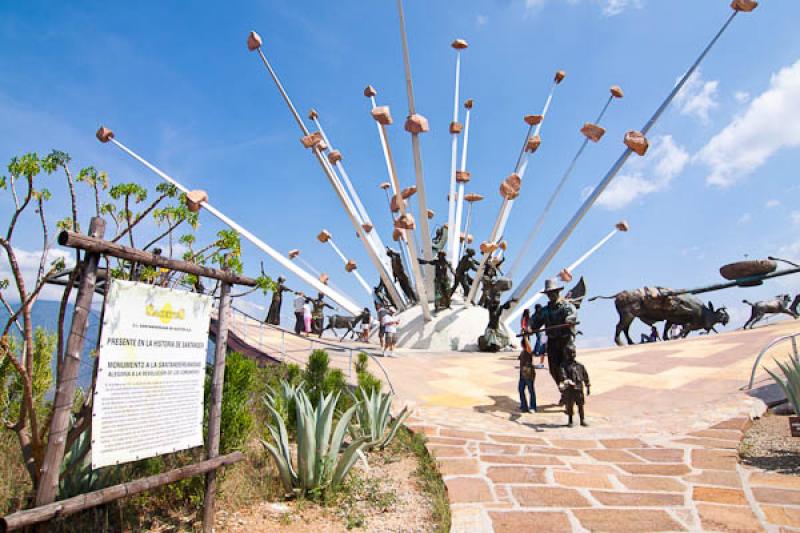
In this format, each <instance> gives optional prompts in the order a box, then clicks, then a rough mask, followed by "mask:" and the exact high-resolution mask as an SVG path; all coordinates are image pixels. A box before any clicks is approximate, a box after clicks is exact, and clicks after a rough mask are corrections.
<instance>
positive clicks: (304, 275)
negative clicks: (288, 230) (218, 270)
mask: <svg viewBox="0 0 800 533" xmlns="http://www.w3.org/2000/svg"><path fill="white" fill-rule="evenodd" d="M109 140H110V141H111V142H112V143H114V144H115V145H116V146H117V147H119V148H120V149H121V150H122V151H123V152H125V153H127V154H128V155H130V156H131V157H133V158H134V159H136V160H137V161H139V162H140V163H142V164H143V165H144V166H146V167H147V168H149V169H150V170H152V171H153V172H154V173H155V174H156V175H158V176H160V177H161V178H162V179H163V180H164V181H166V182H168V183H171V184H172V185H174V186H175V187H177V188H178V189H179V190H181V191H183V192H184V193H188V192H189V189H187V188H186V187H184V186H183V185H181V184H180V183H178V181H176V180H175V179H174V178H172V177H171V176H169V175H168V174H166V173H165V172H164V171H162V170H161V169H159V168H158V167H156V166H155V165H153V164H151V163H150V162H149V161H147V160H146V159H144V158H143V157H141V156H140V155H139V154H137V153H136V152H134V151H133V150H131V149H130V148H128V147H127V146H125V145H124V144H122V143H121V142H119V141H118V140H117V139H115V138H111V139H109ZM201 205H202V206H203V207H204V208H205V209H206V210H207V211H208V212H209V213H211V214H212V215H214V216H215V217H216V218H218V219H219V220H221V221H222V222H223V223H224V224H226V225H227V226H229V227H231V228H232V229H234V230H236V231H237V232H238V233H239V234H240V235H242V236H243V237H244V238H245V239H247V240H248V241H250V242H251V243H253V244H254V245H255V246H256V247H257V248H258V249H260V250H261V251H263V252H264V253H266V254H267V255H268V256H270V257H271V258H272V259H274V260H275V261H277V262H278V263H279V264H280V265H281V266H282V267H284V268H285V269H286V270H288V271H289V272H291V273H293V274H294V275H296V276H297V277H298V278H300V279H301V280H303V281H304V282H306V283H308V284H309V285H311V286H312V287H314V288H315V289H317V290H318V291H319V292H321V293H323V294H325V295H326V296H328V297H329V298H330V299H331V300H333V301H334V302H336V303H337V304H339V305H340V306H342V307H343V308H344V309H346V310H347V311H348V312H349V313H352V314H353V315H358V314H359V313H361V310H362V308H361V307H360V306H359V305H357V304H356V303H355V302H354V301H353V300H351V299H350V298H349V297H347V296H345V295H344V294H343V293H341V292H339V291H337V290H335V289H332V288H331V287H329V286H328V285H325V284H324V283H322V282H321V281H320V280H319V279H317V278H315V277H314V276H312V275H311V274H309V273H308V272H306V271H305V270H303V269H302V268H300V267H298V266H297V265H295V264H294V263H292V262H291V261H290V260H289V259H288V258H287V257H286V256H284V255H283V254H281V253H279V252H278V251H276V250H275V249H274V248H272V247H271V246H270V245H268V244H267V243H265V242H264V241H262V240H261V239H259V238H258V237H256V236H255V235H253V234H252V233H250V232H249V231H248V230H247V229H245V228H244V227H243V226H241V225H240V224H239V223H237V222H236V221H234V220H233V219H232V218H229V217H228V216H226V215H225V214H223V213H222V212H221V211H219V210H218V209H217V208H215V207H214V206H213V205H211V204H210V203H208V202H202V203H201Z"/></svg>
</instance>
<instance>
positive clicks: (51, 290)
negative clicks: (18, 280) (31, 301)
mask: <svg viewBox="0 0 800 533" xmlns="http://www.w3.org/2000/svg"><path fill="white" fill-rule="evenodd" d="M14 255H15V256H16V259H17V264H18V265H19V268H20V270H21V271H22V278H23V279H24V280H25V288H26V289H27V291H28V292H29V293H30V291H32V290H33V288H34V283H35V281H36V275H37V274H38V272H39V260H40V259H41V257H42V252H41V250H36V251H28V250H24V249H22V248H16V249H15V250H14ZM58 258H63V259H64V263H65V264H66V266H67V268H69V267H71V266H72V265H74V264H75V255H74V253H70V252H68V251H67V250H61V249H58V248H51V249H50V252H49V253H48V255H47V260H46V262H45V266H44V269H45V272H46V271H47V270H48V269H49V268H50V263H51V262H52V261H55V260H56V259H58ZM3 279H7V280H8V281H9V287H8V289H6V290H5V291H4V293H5V296H6V298H7V299H8V300H11V301H15V302H16V301H19V294H18V293H17V291H16V284H15V283H14V276H13V274H12V272H11V267H10V266H9V264H8V256H7V255H6V254H5V251H4V252H3V253H2V257H1V258H0V280H3ZM63 292H64V288H63V287H61V286H59V285H47V286H45V287H44V288H43V289H42V292H41V293H40V296H39V298H40V299H42V300H59V299H61V295H62V294H63Z"/></svg>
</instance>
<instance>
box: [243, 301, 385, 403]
mask: <svg viewBox="0 0 800 533" xmlns="http://www.w3.org/2000/svg"><path fill="white" fill-rule="evenodd" d="M231 310H232V311H233V312H234V313H237V314H239V315H242V316H244V317H246V318H249V319H250V320H252V321H254V322H255V323H256V324H258V328H259V330H261V329H262V328H268V329H272V330H274V331H279V332H280V333H281V347H280V348H278V353H279V354H280V355H281V357H282V358H284V359H287V358H288V359H291V360H292V361H295V362H297V363H301V364H302V361H301V360H299V359H296V358H294V357H292V356H290V355H289V353H290V352H305V351H306V350H300V349H298V350H287V349H286V343H285V342H284V341H283V339H284V336H285V335H286V334H289V335H291V336H293V337H296V338H297V339H298V340H305V341H307V342H309V343H310V344H311V346H310V348H311V349H313V347H314V344H320V345H322V346H326V347H328V348H330V349H331V350H332V351H336V352H349V354H348V363H347V364H348V378H350V379H352V369H353V350H358V351H359V352H364V353H365V354H367V357H369V358H370V359H372V361H373V362H374V363H375V364H376V365H378V368H380V369H381V372H383V376H384V377H385V378H386V383H387V384H388V385H389V389H390V390H391V391H392V394H395V389H394V385H393V384H392V380H391V379H390V378H389V373H388V372H387V371H386V368H385V367H384V366H383V364H381V362H380V361H379V360H378V358H377V357H376V356H375V354H374V353H371V351H370V350H369V349H368V348H365V347H362V346H356V347H353V346H348V345H342V344H334V343H333V342H329V341H324V340H322V339H311V338H309V337H303V336H301V335H297V334H296V333H294V332H293V331H291V330H289V329H286V328H282V327H280V326H276V325H275V324H267V323H265V322H263V321H261V320H259V319H258V318H256V317H254V316H252V315H250V314H248V313H247V312H245V311H242V310H241V309H237V308H236V307H234V306H231ZM232 322H233V324H234V325H235V324H236V321H235V320H234V321H232ZM241 333H242V341H244V342H245V343H247V337H248V333H247V328H246V327H245V328H244V329H243V331H242V332H241ZM259 344H260V345H261V346H265V347H267V348H271V347H270V345H269V344H268V343H266V342H264V340H263V339H261V340H259Z"/></svg>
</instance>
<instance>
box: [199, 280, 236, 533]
mask: <svg viewBox="0 0 800 533" xmlns="http://www.w3.org/2000/svg"><path fill="white" fill-rule="evenodd" d="M217 312H218V326H217V341H216V346H215V348H216V349H215V350H214V372H213V374H212V376H211V404H210V405H209V407H208V455H207V458H208V459H209V460H211V459H214V458H216V457H217V456H218V455H219V432H220V423H221V419H222V387H223V385H224V384H225V356H226V354H227V351H228V325H229V322H230V315H231V284H230V283H227V282H223V283H222V286H221V288H220V294H219V308H218V311H217ZM216 493H217V471H216V470H209V471H208V472H207V473H206V490H205V493H204V494H203V531H204V532H205V533H211V532H212V531H213V530H214V498H215V496H216Z"/></svg>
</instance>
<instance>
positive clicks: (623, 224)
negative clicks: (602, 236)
mask: <svg viewBox="0 0 800 533" xmlns="http://www.w3.org/2000/svg"><path fill="white" fill-rule="evenodd" d="M614 227H615V228H617V229H618V230H619V231H628V230H629V229H631V227H630V226H629V225H628V221H627V220H620V221H619V222H617V223H616V224H614Z"/></svg>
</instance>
